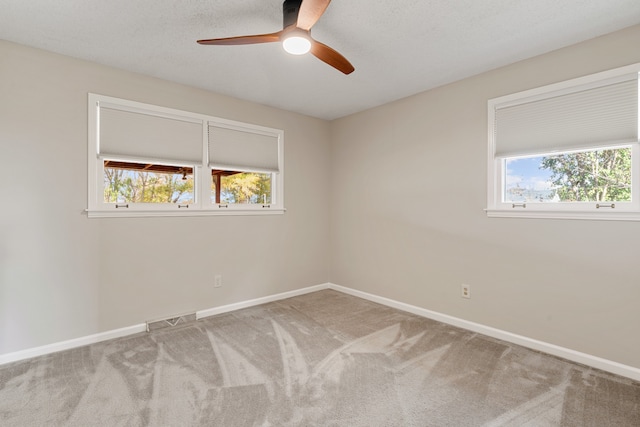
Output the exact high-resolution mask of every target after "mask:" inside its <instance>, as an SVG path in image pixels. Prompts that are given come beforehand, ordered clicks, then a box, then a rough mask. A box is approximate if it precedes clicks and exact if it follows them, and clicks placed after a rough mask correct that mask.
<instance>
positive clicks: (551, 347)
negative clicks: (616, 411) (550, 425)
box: [328, 283, 640, 381]
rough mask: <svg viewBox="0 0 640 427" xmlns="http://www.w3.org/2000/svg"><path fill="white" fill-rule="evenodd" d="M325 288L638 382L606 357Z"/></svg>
mask: <svg viewBox="0 0 640 427" xmlns="http://www.w3.org/2000/svg"><path fill="white" fill-rule="evenodd" d="M328 287H329V289H334V290H336V291H340V292H343V293H345V294H349V295H353V296H356V297H359V298H362V299H366V300H369V301H372V302H376V303H378V304H382V305H386V306H388V307H392V308H397V309H398V310H402V311H407V312H409V313H412V314H416V315H418V316H422V317H426V318H429V319H433V320H437V321H439V322H442V323H447V324H449V325H453V326H457V327H459V328H462V329H467V330H469V331H473V332H477V333H480V334H483V335H488V336H490V337H493V338H497V339H500V340H503V341H507V342H510V343H513V344H518V345H521V346H523V347H527V348H531V349H533V350H538V351H541V352H543V353H547V354H551V355H554V356H558V357H562V358H563V359H567V360H571V361H572V362H577V363H580V364H583V365H587V366H590V367H592V368H596V369H601V370H603V371H607V372H611V373H613V374H616V375H621V376H623V377H627V378H631V379H632V380H635V381H640V369H638V368H635V367H633V366H628V365H623V364H622V363H618V362H614V361H611V360H608V359H603V358H601V357H597V356H592V355H590V354H586V353H581V352H579V351H575V350H571V349H569V348H565V347H560V346H557V345H555V344H550V343H546V342H543V341H538V340H535V339H532V338H528V337H525V336H522V335H518V334H513V333H511V332H507V331H503V330H501V329H496V328H492V327H490V326H485V325H481V324H479V323H475V322H470V321H468V320H464V319H460V318H458V317H453V316H449V315H447V314H442V313H438V312H436V311H431V310H427V309H426V308H421V307H416V306H414V305H410V304H405V303H403V302H399V301H395V300H392V299H389V298H385V297H380V296H377V295H373V294H369V293H367V292H362V291H358V290H355V289H351V288H347V287H344V286H340V285H336V284H334V283H329V286H328Z"/></svg>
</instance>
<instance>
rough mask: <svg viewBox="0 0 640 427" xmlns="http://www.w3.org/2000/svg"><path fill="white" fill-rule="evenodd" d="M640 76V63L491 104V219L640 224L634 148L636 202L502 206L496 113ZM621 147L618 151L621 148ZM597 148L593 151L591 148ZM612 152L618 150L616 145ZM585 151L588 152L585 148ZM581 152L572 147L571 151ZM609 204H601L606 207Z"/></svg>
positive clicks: (638, 158) (639, 164) (638, 152)
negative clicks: (612, 205)
mask: <svg viewBox="0 0 640 427" xmlns="http://www.w3.org/2000/svg"><path fill="white" fill-rule="evenodd" d="M639 72H640V63H637V64H632V65H628V66H625V67H620V68H616V69H613V70H608V71H604V72H600V73H596V74H592V75H588V76H584V77H580V78H576V79H572V80H568V81H563V82H559V83H555V84H551V85H548V86H543V87H539V88H535V89H531V90H527V91H523V92H518V93H514V94H510V95H506V96H502V97H499V98H494V99H490V100H489V101H488V127H487V129H488V135H487V139H488V141H489V143H488V150H487V157H488V158H487V208H486V209H485V212H486V214H487V216H488V217H490V218H545V219H573V220H613V221H640V145H639V144H638V143H633V144H624V145H625V146H628V145H631V162H632V165H631V171H632V176H631V180H632V181H631V182H632V183H633V185H632V194H631V199H632V202H617V203H615V208H614V209H611V208H603V207H600V208H597V207H596V205H597V203H596V202H576V203H558V204H554V203H528V204H526V207H522V204H518V203H516V204H515V205H514V204H513V203H504V202H502V187H503V180H504V170H503V169H504V168H503V165H504V161H503V160H504V158H502V157H496V155H495V153H496V141H495V132H494V126H495V111H496V108H497V107H499V106H505V105H509V104H513V103H518V102H522V100H523V99H527V100H529V101H532V100H535V99H540V98H545V97H548V96H549V94H550V93H554V94H556V95H559V94H562V93H563V92H568V91H571V90H572V89H573V88H575V87H576V86H588V85H591V84H594V85H595V84H598V82H601V81H603V80H609V79H615V78H617V77H620V76H623V75H628V74H631V73H639ZM639 103H640V100H639ZM619 146H620V145H618V146H617V147H619ZM590 148H593V147H590ZM611 148H616V145H614V146H612V147H611ZM585 149H587V148H586V147H585ZM576 150H579V147H572V150H571V151H576ZM606 204H607V203H601V205H606Z"/></svg>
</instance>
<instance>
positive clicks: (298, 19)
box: [198, 0, 355, 74]
mask: <svg viewBox="0 0 640 427" xmlns="http://www.w3.org/2000/svg"><path fill="white" fill-rule="evenodd" d="M329 3H331V0H285V1H284V3H283V4H282V14H283V19H282V21H283V24H282V30H280V31H278V32H276V33H270V34H257V35H251V36H238V37H226V38H221V39H207V40H198V43H200V44H203V45H240V44H256V43H272V42H282V45H283V47H284V49H285V50H286V51H287V52H289V53H292V54H294V55H302V54H305V53H307V52H311V54H312V55H313V56H315V57H316V58H318V59H319V60H321V61H323V62H326V63H327V64H329V65H331V66H332V67H333V68H335V69H337V70H339V71H342V72H343V73H344V74H350V73H352V72H353V70H354V69H355V68H354V67H353V65H351V63H350V62H349V61H347V59H346V58H345V57H344V56H342V55H340V54H339V53H338V52H337V51H335V50H334V49H332V48H330V47H329V46H327V45H325V44H322V43H320V42H319V41H316V40H314V39H313V38H312V37H311V27H313V25H314V24H315V23H316V22H317V21H318V19H320V17H321V16H322V14H323V13H324V11H325V10H326V9H327V6H329Z"/></svg>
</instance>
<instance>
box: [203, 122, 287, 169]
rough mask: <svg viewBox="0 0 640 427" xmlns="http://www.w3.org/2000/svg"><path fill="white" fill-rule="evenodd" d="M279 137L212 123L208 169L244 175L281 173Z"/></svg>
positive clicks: (210, 125) (210, 126) (210, 127)
mask: <svg viewBox="0 0 640 427" xmlns="http://www.w3.org/2000/svg"><path fill="white" fill-rule="evenodd" d="M279 158H280V156H279V144H278V135H276V134H267V133H259V132H253V131H251V130H248V129H237V128H230V127H224V126H220V125H218V124H213V123H210V124H209V166H210V167H211V168H213V169H224V170H233V171H243V172H263V173H277V172H279V171H280V164H279Z"/></svg>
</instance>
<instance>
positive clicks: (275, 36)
mask: <svg viewBox="0 0 640 427" xmlns="http://www.w3.org/2000/svg"><path fill="white" fill-rule="evenodd" d="M281 35H282V31H278V32H277V33H271V34H256V35H253V36H238V37H225V38H222V39H206V40H198V43H200V44H205V45H218V46H224V45H239V44H257V43H272V42H279V41H280V36H281Z"/></svg>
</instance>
